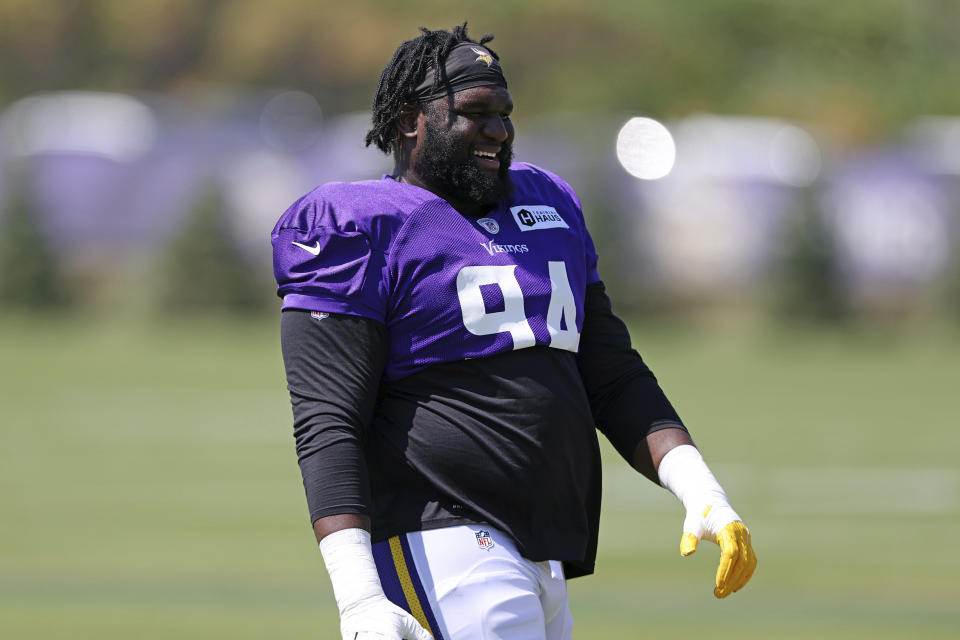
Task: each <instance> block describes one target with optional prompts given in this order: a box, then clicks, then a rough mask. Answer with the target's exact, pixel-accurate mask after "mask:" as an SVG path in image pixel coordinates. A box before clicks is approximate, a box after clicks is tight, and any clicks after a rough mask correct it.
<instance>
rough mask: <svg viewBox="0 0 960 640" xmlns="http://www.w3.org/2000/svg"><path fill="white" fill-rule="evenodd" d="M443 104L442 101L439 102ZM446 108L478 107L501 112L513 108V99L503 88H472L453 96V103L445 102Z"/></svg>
mask: <svg viewBox="0 0 960 640" xmlns="http://www.w3.org/2000/svg"><path fill="white" fill-rule="evenodd" d="M439 102H444V101H442V100H441V101H439ZM445 102H446V104H447V106H449V107H452V108H454V109H463V108H465V107H468V106H469V107H479V108H483V109H486V110H490V111H503V110H505V109H512V108H513V99H512V98H511V97H510V92H509V91H507V90H506V89H504V88H503V87H473V88H471V89H464V90H462V91H457V92H456V93H455V94H453V101H452V104H451V101H450V100H447V101H445Z"/></svg>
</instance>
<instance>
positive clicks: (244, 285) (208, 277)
mask: <svg viewBox="0 0 960 640" xmlns="http://www.w3.org/2000/svg"><path fill="white" fill-rule="evenodd" d="M159 272H160V273H159V276H160V296H159V302H160V304H161V306H162V309H163V310H164V311H172V312H177V311H189V312H206V311H213V312H216V311H240V312H252V311H259V310H263V309H264V308H265V306H266V302H267V301H268V300H270V299H271V298H270V297H269V296H268V294H272V289H271V288H270V287H269V286H268V284H267V283H265V282H263V281H262V280H261V278H259V277H258V275H257V272H256V271H255V270H254V269H253V268H252V267H251V266H250V264H249V263H248V262H247V260H246V258H245V256H244V255H243V254H242V253H241V252H240V250H239V249H238V248H237V246H236V244H235V243H234V242H233V241H232V240H231V233H230V229H229V225H228V224H227V216H226V212H225V206H224V202H223V198H222V196H221V193H220V190H219V189H218V188H216V187H214V186H210V187H208V188H207V189H206V190H205V191H204V192H203V194H201V196H200V198H199V199H198V200H197V205H196V208H195V210H194V213H193V215H192V217H191V218H190V220H189V221H188V222H187V224H186V226H185V227H184V228H183V230H182V231H181V232H180V234H179V235H178V236H177V237H175V238H174V240H173V242H172V243H171V245H170V247H169V249H168V251H167V253H166V255H165V257H164V259H163V263H162V264H161V266H160V269H159Z"/></svg>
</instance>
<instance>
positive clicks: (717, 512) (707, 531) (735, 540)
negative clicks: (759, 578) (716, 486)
mask: <svg viewBox="0 0 960 640" xmlns="http://www.w3.org/2000/svg"><path fill="white" fill-rule="evenodd" d="M700 540H709V541H710V542H715V543H717V544H718V545H720V566H719V567H717V586H716V587H715V588H714V590H713V595H715V596H716V597H718V598H726V597H727V596H728V595H730V594H731V593H733V592H735V591H739V590H740V589H742V588H743V587H744V586H745V585H746V584H747V582H748V581H749V580H750V577H751V576H752V575H753V570H754V569H756V568H757V554H756V553H754V551H753V545H752V544H751V543H750V530H749V529H747V527H746V525H744V524H743V522H741V521H740V519H739V518H738V517H737V514H736V512H734V510H733V509H731V508H730V507H729V506H723V505H717V506H716V507H714V506H713V505H711V506H707V507H705V508H704V509H703V510H702V511H701V510H699V509H696V508H695V509H694V510H690V511H687V517H686V518H685V519H684V521H683V536H682V537H681V538H680V555H682V556H689V555H690V554H692V553H693V552H694V551H696V550H697V543H698V542H699V541H700Z"/></svg>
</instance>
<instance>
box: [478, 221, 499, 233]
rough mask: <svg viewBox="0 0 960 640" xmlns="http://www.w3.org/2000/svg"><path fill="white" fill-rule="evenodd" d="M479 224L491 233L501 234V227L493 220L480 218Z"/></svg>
mask: <svg viewBox="0 0 960 640" xmlns="http://www.w3.org/2000/svg"><path fill="white" fill-rule="evenodd" d="M477 224H478V225H480V226H481V227H482V228H483V229H484V230H485V231H489V232H490V233H500V225H499V224H498V223H497V221H496V220H494V219H493V218H480V219H479V220H477Z"/></svg>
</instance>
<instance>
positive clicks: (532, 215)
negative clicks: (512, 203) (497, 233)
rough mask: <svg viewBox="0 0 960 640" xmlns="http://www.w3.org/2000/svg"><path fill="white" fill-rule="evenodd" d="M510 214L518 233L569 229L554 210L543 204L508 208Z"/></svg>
mask: <svg viewBox="0 0 960 640" xmlns="http://www.w3.org/2000/svg"><path fill="white" fill-rule="evenodd" d="M510 213H512V214H513V219H514V220H516V221H517V226H518V227H520V231H537V230H539V229H569V228H570V227H569V226H567V223H566V222H564V220H563V217H562V216H561V215H560V214H559V213H557V210H556V209H554V208H553V207H549V206H547V205H545V204H525V205H521V206H519V207H510Z"/></svg>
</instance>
